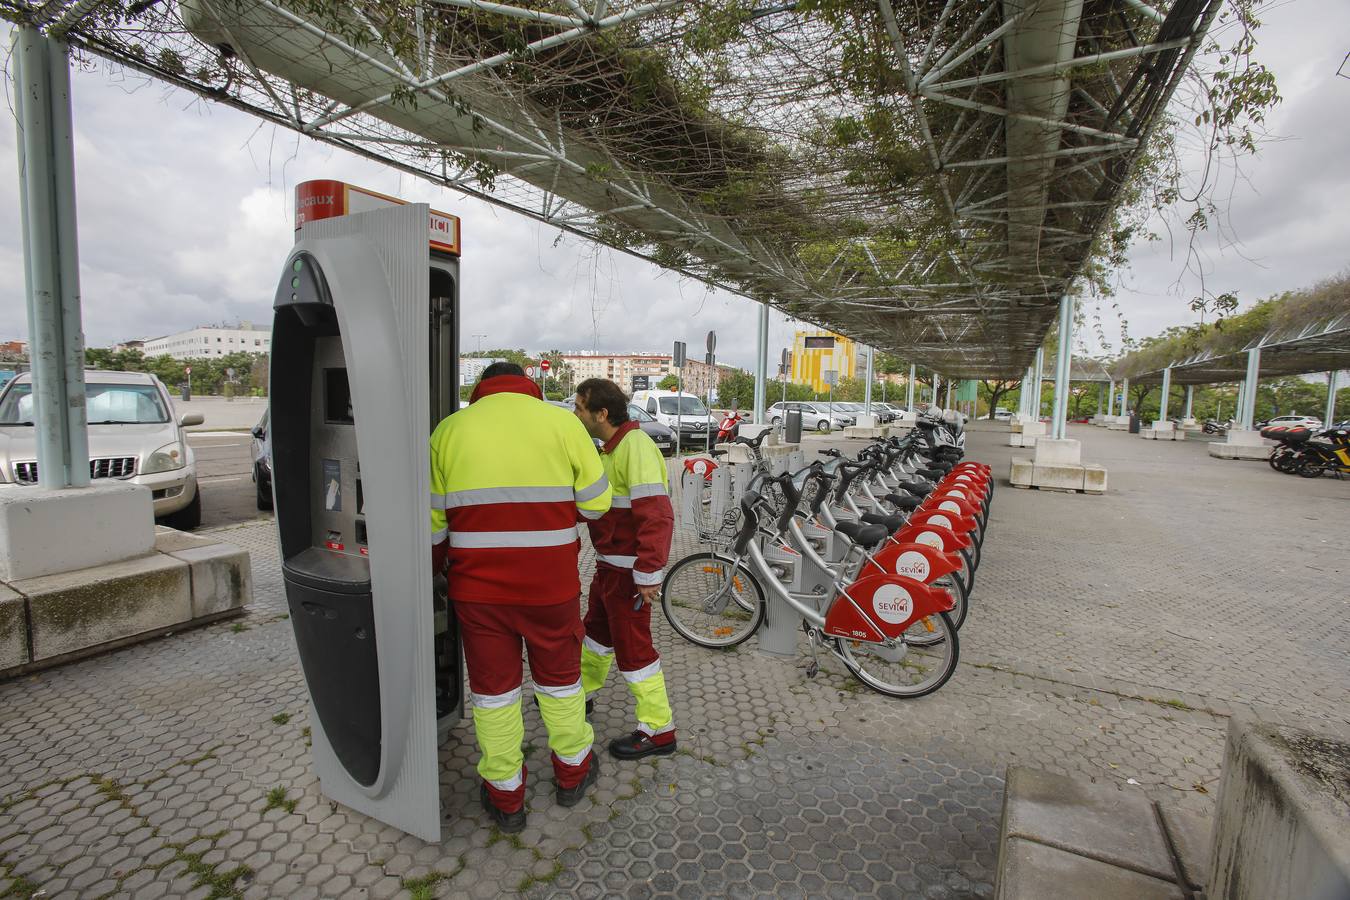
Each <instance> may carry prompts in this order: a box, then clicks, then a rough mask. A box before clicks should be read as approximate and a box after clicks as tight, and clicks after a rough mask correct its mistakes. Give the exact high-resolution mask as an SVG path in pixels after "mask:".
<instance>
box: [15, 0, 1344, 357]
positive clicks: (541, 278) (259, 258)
mask: <svg viewBox="0 0 1350 900" xmlns="http://www.w3.org/2000/svg"><path fill="white" fill-rule="evenodd" d="M1263 19H1264V22H1265V25H1264V27H1263V28H1262V29H1261V32H1260V38H1261V45H1260V50H1259V57H1260V59H1261V60H1262V61H1263V62H1265V63H1266V64H1267V65H1269V66H1270V67H1271V68H1273V69H1274V70H1275V72H1276V75H1277V78H1278V80H1279V83H1280V90H1281V92H1282V94H1283V95H1284V98H1285V100H1284V103H1283V104H1282V105H1281V106H1280V107H1279V108H1278V109H1277V110H1276V112H1275V113H1274V114H1273V115H1272V116H1271V118H1270V120H1269V122H1268V126H1269V129H1270V131H1271V132H1272V134H1273V135H1274V136H1275V139H1272V140H1271V141H1270V142H1268V143H1267V144H1266V145H1265V146H1264V148H1263V150H1262V153H1261V155H1260V156H1259V157H1258V158H1256V159H1247V160H1245V161H1244V162H1243V164H1242V170H1241V172H1237V171H1235V170H1234V169H1232V168H1231V167H1228V166H1225V167H1221V168H1220V169H1218V170H1217V171H1211V172H1210V173H1209V177H1210V178H1212V179H1216V183H1217V184H1218V186H1219V190H1220V193H1221V194H1222V195H1223V196H1225V197H1231V199H1230V200H1228V201H1227V216H1226V219H1225V222H1224V225H1223V228H1222V231H1221V233H1216V234H1212V235H1209V236H1206V237H1205V238H1204V239H1203V240H1202V241H1201V243H1200V247H1199V251H1200V252H1199V257H1198V259H1199V263H1200V265H1199V269H1200V271H1196V268H1197V267H1196V264H1195V260H1192V263H1191V265H1190V267H1189V268H1190V271H1188V270H1187V269H1188V267H1187V265H1186V257H1187V254H1186V248H1185V244H1184V242H1183V241H1182V240H1181V239H1180V238H1178V239H1177V240H1175V241H1170V240H1167V239H1166V238H1165V239H1164V240H1162V241H1159V242H1154V243H1146V244H1141V245H1140V246H1137V247H1136V248H1135V249H1134V251H1133V252H1132V254H1131V264H1130V266H1129V268H1128V269H1127V270H1125V271H1122V272H1121V273H1119V281H1120V288H1119V291H1118V297H1117V300H1118V302H1119V303H1120V305H1121V307H1122V308H1123V311H1124V315H1125V318H1126V320H1127V321H1128V324H1129V333H1130V334H1131V335H1132V336H1135V337H1140V336H1145V335H1149V334H1153V333H1156V332H1157V331H1159V330H1161V329H1163V328H1165V327H1167V326H1169V325H1174V324H1178V323H1180V322H1183V321H1192V320H1194V318H1195V316H1194V314H1192V313H1191V312H1190V311H1189V309H1188V308H1187V304H1188V302H1189V300H1190V298H1191V297H1194V296H1196V295H1197V294H1199V293H1200V292H1201V290H1202V274H1203V289H1205V290H1208V291H1211V292H1214V293H1220V292H1223V291H1235V292H1237V294H1238V296H1239V298H1240V299H1241V300H1242V301H1243V303H1244V305H1246V304H1250V303H1251V302H1253V301H1255V300H1257V299H1259V298H1261V297H1264V296H1268V295H1270V294H1272V293H1275V292H1278V291H1281V290H1286V289H1290V288H1296V287H1299V286H1302V285H1307V284H1310V283H1312V282H1314V281H1317V280H1318V279H1320V278H1323V277H1327V276H1329V275H1332V274H1335V273H1337V272H1339V271H1341V270H1343V269H1345V268H1346V267H1347V265H1350V237H1348V236H1347V209H1348V208H1350V166H1347V165H1346V159H1347V158H1350V78H1345V77H1337V75H1336V71H1337V68H1338V66H1339V65H1340V64H1341V61H1342V59H1343V58H1344V56H1345V54H1346V52H1347V50H1350V37H1347V35H1350V4H1347V3H1344V2H1325V0H1284V2H1280V3H1276V4H1273V5H1271V6H1270V8H1268V10H1267V12H1266V14H1265V15H1264V16H1263ZM5 45H6V46H7V45H8V40H6V41H5ZM1347 70H1350V65H1347ZM74 89H75V124H76V132H77V136H76V141H77V143H76V147H75V154H76V165H77V192H78V204H79V226H80V263H81V288H82V292H83V295H84V327H85V334H86V339H87V342H88V344H89V345H90V346H103V345H107V344H109V343H112V342H115V341H119V340H125V339H128V338H135V337H150V336H155V335H159V334H165V333H171V332H173V331H177V330H180V329H183V328H187V327H191V326H193V325H197V324H202V323H209V322H231V323H232V322H234V321H236V320H251V321H254V322H258V323H262V322H265V321H267V320H268V318H269V317H270V302H271V296H272V291H273V290H274V287H275V283H276V277H277V267H278V266H279V265H280V264H281V263H282V262H283V261H284V258H285V255H286V252H287V249H288V248H289V247H290V245H291V243H292V241H293V232H292V228H291V221H292V220H291V197H292V193H293V189H294V186H295V184H296V183H297V182H300V181H305V180H307V179H311V178H336V179H339V180H342V181H347V182H351V183H354V184H359V185H362V186H365V187H369V188H372V189H374V190H377V191H381V192H385V193H389V194H394V195H396V196H400V197H403V198H405V199H408V200H411V201H425V202H428V203H431V204H432V205H433V206H434V207H436V208H438V209H442V210H444V211H446V212H451V213H455V214H457V215H459V216H460V217H461V218H462V219H463V249H464V262H463V265H464V276H463V285H462V291H463V302H464V311H463V316H464V318H463V328H464V335H465V337H464V340H463V346H464V348H465V349H472V348H474V347H475V346H477V344H478V342H479V338H477V337H475V335H480V334H481V335H485V336H484V337H482V339H481V341H482V346H483V347H484V348H487V347H499V346H508V347H524V348H527V349H530V350H539V349H547V348H551V347H560V348H564V349H572V348H585V349H600V350H605V351H615V352H620V351H626V350H636V349H656V350H664V351H666V352H669V347H670V342H671V341H672V340H685V341H687V342H689V345H690V348H691V351H693V350H695V349H696V348H701V344H702V341H703V336H704V334H705V333H706V332H707V331H708V330H709V329H715V330H716V331H717V332H718V351H719V352H718V355H719V358H720V359H721V360H723V361H726V362H731V363H733V364H738V365H744V366H749V365H751V363H752V361H753V355H754V346H755V327H756V320H755V306H754V304H752V303H750V302H749V301H747V300H744V299H742V298H740V297H735V296H732V295H729V294H726V293H723V292H717V291H709V290H708V289H706V288H705V287H704V286H702V285H701V284H698V283H696V282H691V281H688V280H683V279H680V278H679V277H677V276H675V275H672V274H668V273H663V272H662V271H661V270H660V269H658V268H657V267H655V266H652V265H650V264H647V263H645V262H642V261H640V260H636V259H633V258H632V257H629V256H627V255H625V254H620V253H615V252H612V251H609V250H606V249H596V248H595V247H593V246H591V245H589V244H587V243H586V242H584V241H582V240H581V239H579V238H575V237H571V236H567V237H564V239H563V240H561V241H560V242H556V243H555V239H556V238H557V236H558V232H557V230H556V229H550V228H547V227H544V226H541V225H539V224H537V223H535V222H533V221H531V220H528V219H526V218H524V217H521V216H518V215H515V214H513V213H510V212H507V211H504V210H501V209H497V208H494V207H492V206H489V205H487V204H485V203H481V202H479V201H476V200H473V199H471V198H467V197H463V196H461V195H459V194H456V193H454V192H451V191H447V190H441V189H437V188H435V187H432V186H431V185H428V184H426V183H424V182H420V181H416V180H414V179H412V178H410V177H407V176H401V175H399V174H398V173H396V172H393V171H391V170H388V169H385V168H383V167H380V166H378V165H376V164H374V163H371V162H368V161H365V160H361V159H357V158H355V157H351V156H348V155H346V154H344V153H341V152H339V151H336V150H333V149H331V148H329V147H326V146H323V145H321V144H318V143H313V142H309V141H306V140H300V139H297V137H296V136H295V135H294V134H293V133H291V132H289V131H285V130H282V129H274V128H272V127H271V126H263V127H261V128H260V127H259V125H258V123H257V121H256V120H254V119H252V118H250V117H248V116H246V115H244V114H242V113H238V112H235V111H234V110H231V109H228V108H226V107H223V106H217V105H213V104H209V103H207V102H205V101H202V100H199V99H197V98H195V97H194V96H192V95H189V94H186V93H183V92H180V91H174V90H170V89H168V88H165V87H163V86H162V85H159V84H157V83H152V82H147V81H145V80H143V79H140V78H127V77H124V76H119V75H116V74H110V73H109V72H108V71H106V69H104V70H99V71H96V72H85V73H77V74H76V76H75V79H74ZM14 141H15V132H14V129H13V128H12V127H7V128H0V156H6V157H7V158H8V159H10V160H15V159H16V156H15V149H14ZM1187 165H1188V168H1190V170H1191V173H1192V178H1193V180H1194V181H1196V182H1198V181H1199V180H1200V178H1201V177H1202V175H1201V173H1202V172H1203V167H1202V165H1201V160H1200V158H1199V157H1198V156H1194V155H1193V156H1190V157H1188V161H1187ZM17 204H18V183H17V165H16V164H15V163H14V162H11V163H10V164H9V165H8V166H5V165H0V340H3V339H8V338H24V337H26V332H27V324H26V322H25V321H24V312H23V309H24V303H23V266H22V247H21V243H20V237H19V222H18V205H17ZM1155 230H1159V231H1162V230H1163V229H1162V227H1161V225H1160V226H1158V228H1156V229H1155ZM1103 319H1104V322H1105V330H1106V334H1107V337H1108V338H1109V339H1111V340H1113V341H1118V340H1119V337H1120V332H1121V329H1120V325H1119V323H1118V320H1117V318H1116V316H1115V314H1114V313H1113V312H1111V311H1110V310H1109V309H1105V310H1104V311H1103ZM792 330H793V326H792V325H791V324H790V323H788V322H787V321H785V319H784V317H783V316H781V315H779V314H777V313H775V314H773V317H772V331H771V333H770V341H769V346H770V353H771V356H776V354H777V349H778V348H780V347H783V346H786V345H787V344H789V343H790V341H791V333H792ZM1082 342H1083V344H1084V347H1085V348H1086V349H1089V350H1092V351H1094V352H1095V351H1096V350H1098V347H1097V340H1096V338H1095V337H1094V336H1093V335H1092V334H1090V333H1089V334H1084V335H1082Z"/></svg>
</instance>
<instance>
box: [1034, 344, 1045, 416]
mask: <svg viewBox="0 0 1350 900" xmlns="http://www.w3.org/2000/svg"><path fill="white" fill-rule="evenodd" d="M1032 368H1033V369H1034V370H1035V371H1034V372H1033V373H1032V374H1033V376H1034V378H1035V383H1034V386H1033V387H1032V390H1031V418H1032V419H1033V420H1034V421H1037V422H1039V421H1040V419H1041V392H1042V391H1043V390H1044V388H1045V383H1044V374H1043V373H1044V371H1045V348H1044V347H1037V348H1036V362H1035V363H1033V364H1032Z"/></svg>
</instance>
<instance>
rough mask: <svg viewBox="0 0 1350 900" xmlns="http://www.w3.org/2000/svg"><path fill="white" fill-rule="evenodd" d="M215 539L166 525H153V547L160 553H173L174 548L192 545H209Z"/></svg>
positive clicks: (186, 548) (186, 547) (188, 547)
mask: <svg viewBox="0 0 1350 900" xmlns="http://www.w3.org/2000/svg"><path fill="white" fill-rule="evenodd" d="M214 543H215V541H212V540H208V539H207V538H203V537H197V536H196V535H195V534H188V533H187V532H186V531H179V530H177V529H175V528H170V527H168V526H167V525H156V526H155V549H156V550H158V551H159V552H160V553H173V552H174V551H175V550H190V549H192V548H194V547H210V546H211V545H212V544H214Z"/></svg>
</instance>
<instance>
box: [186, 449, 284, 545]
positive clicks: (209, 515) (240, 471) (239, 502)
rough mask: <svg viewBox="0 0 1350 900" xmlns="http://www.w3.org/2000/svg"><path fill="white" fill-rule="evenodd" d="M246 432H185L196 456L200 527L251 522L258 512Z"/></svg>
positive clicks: (262, 513)
mask: <svg viewBox="0 0 1350 900" xmlns="http://www.w3.org/2000/svg"><path fill="white" fill-rule="evenodd" d="M250 441H251V438H250V436H249V434H248V432H240V433H235V432H225V431H199V432H195V433H193V432H190V433H189V434H188V443H189V444H190V445H191V446H192V452H193V453H195V454H196V456H197V487H198V489H199V490H200V491H201V494H202V524H201V527H202V528H220V527H223V526H226V525H237V524H239V523H241V522H248V521H252V520H253V519H256V518H258V517H259V516H270V515H271V513H270V512H267V513H264V512H259V510H258V504H257V498H256V490H255V488H254V485H253V474H252V472H253V458H252V454H251V450H250V447H249V444H250Z"/></svg>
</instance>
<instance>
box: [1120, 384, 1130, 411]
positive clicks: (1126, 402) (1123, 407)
mask: <svg viewBox="0 0 1350 900" xmlns="http://www.w3.org/2000/svg"><path fill="white" fill-rule="evenodd" d="M1120 414H1121V415H1122V416H1128V415H1129V414H1130V379H1128V378H1122V379H1120Z"/></svg>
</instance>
